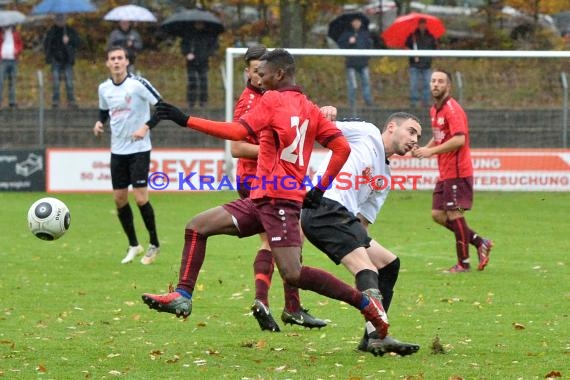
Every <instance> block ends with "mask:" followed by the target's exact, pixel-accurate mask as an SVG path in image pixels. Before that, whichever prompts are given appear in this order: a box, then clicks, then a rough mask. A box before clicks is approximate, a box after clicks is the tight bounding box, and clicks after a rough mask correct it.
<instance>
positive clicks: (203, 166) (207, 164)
mask: <svg viewBox="0 0 570 380" xmlns="http://www.w3.org/2000/svg"><path fill="white" fill-rule="evenodd" d="M213 164H214V161H213V160H200V166H199V167H200V173H199V174H200V175H212V174H214V170H213V168H212V165H213Z"/></svg>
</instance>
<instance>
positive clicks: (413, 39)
mask: <svg viewBox="0 0 570 380" xmlns="http://www.w3.org/2000/svg"><path fill="white" fill-rule="evenodd" d="M414 44H415V46H414ZM406 47H407V48H408V49H412V50H435V49H437V40H436V39H435V37H434V36H433V34H431V33H430V32H429V31H428V30H427V29H426V31H425V33H421V32H420V30H419V28H417V29H416V30H415V31H414V32H413V33H412V34H410V35H409V36H408V38H407V39H406ZM431 60H432V58H431V57H410V66H411V67H417V68H418V69H429V68H430V67H431Z"/></svg>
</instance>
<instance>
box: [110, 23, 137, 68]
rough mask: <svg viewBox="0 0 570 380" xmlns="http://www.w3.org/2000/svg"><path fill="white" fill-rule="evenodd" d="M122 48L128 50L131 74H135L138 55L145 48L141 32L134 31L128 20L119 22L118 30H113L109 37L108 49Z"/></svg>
mask: <svg viewBox="0 0 570 380" xmlns="http://www.w3.org/2000/svg"><path fill="white" fill-rule="evenodd" d="M112 46H122V47H124V48H125V49H126V50H127V54H128V58H129V67H128V70H129V73H130V74H134V72H135V59H136V56H137V53H138V52H139V51H141V49H142V48H143V41H142V38H141V35H140V34H139V32H137V31H136V30H134V29H133V27H132V23H131V22H130V21H128V20H122V21H119V25H118V27H117V28H115V29H113V31H112V32H111V34H110V35H109V43H108V44H107V47H108V48H109V47H112Z"/></svg>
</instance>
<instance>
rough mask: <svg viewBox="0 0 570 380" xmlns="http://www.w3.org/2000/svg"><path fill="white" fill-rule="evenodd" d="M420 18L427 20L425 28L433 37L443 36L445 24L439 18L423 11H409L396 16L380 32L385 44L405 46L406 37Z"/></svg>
mask: <svg viewBox="0 0 570 380" xmlns="http://www.w3.org/2000/svg"><path fill="white" fill-rule="evenodd" d="M422 18H423V19H425V20H426V21H427V24H426V25H427V29H428V30H429V32H430V33H431V34H433V36H434V37H435V38H439V37H441V36H443V34H444V33H445V25H443V22H442V21H441V20H440V19H439V18H437V17H435V16H432V15H428V14H423V13H410V14H407V15H404V16H400V17H398V18H396V19H395V20H394V22H393V23H392V25H390V26H389V27H388V28H387V29H386V30H385V31H384V32H383V33H382V38H383V39H384V43H385V44H386V46H388V47H392V48H403V47H405V46H406V38H408V36H409V35H410V34H411V33H413V32H414V31H415V30H416V28H417V27H418V21H419V20H420V19H422Z"/></svg>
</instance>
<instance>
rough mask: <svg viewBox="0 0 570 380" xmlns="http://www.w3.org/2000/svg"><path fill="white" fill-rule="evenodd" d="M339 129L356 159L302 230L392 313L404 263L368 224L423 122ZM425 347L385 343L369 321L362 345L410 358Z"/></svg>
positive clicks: (304, 219)
mask: <svg viewBox="0 0 570 380" xmlns="http://www.w3.org/2000/svg"><path fill="white" fill-rule="evenodd" d="M336 126H337V127H338V128H339V129H340V130H341V131H342V133H343V135H344V136H345V137H346V139H347V140H348V142H349V144H350V148H351V153H350V156H349V157H348V160H347V161H346V162H345V164H344V166H343V167H342V169H341V170H340V172H339V174H338V175H337V177H336V178H335V180H334V181H333V182H332V185H330V187H329V188H328V189H327V190H326V191H325V193H324V198H323V200H322V202H321V204H320V206H319V207H318V208H316V209H308V208H307V209H303V212H302V214H301V227H302V228H303V233H304V234H305V237H306V238H307V239H308V240H309V241H310V242H311V243H312V244H313V245H314V246H315V247H317V248H319V249H320V250H321V251H323V252H324V253H326V255H327V256H328V257H329V258H330V259H331V260H332V261H334V262H335V263H336V264H337V265H338V264H341V263H342V264H343V265H344V266H345V267H346V268H347V269H348V270H349V271H350V272H351V273H352V274H353V275H354V277H355V280H356V287H357V288H358V289H359V290H361V289H370V288H373V289H379V290H380V293H381V294H382V305H383V306H384V310H385V311H386V312H388V309H389V307H390V302H391V300H392V295H393V289H394V285H395V283H396V280H397V279H398V273H399V270H400V259H399V258H398V257H397V256H396V255H395V254H393V253H392V252H390V251H389V250H388V249H386V248H384V247H382V246H381V245H380V244H379V243H378V242H377V241H375V240H373V239H372V238H370V237H369V236H368V225H369V224H371V223H374V222H375V220H376V216H377V214H378V212H379V211H380V209H381V207H382V205H383V204H384V201H385V200H386V196H387V195H388V191H389V190H390V187H391V183H390V182H391V174H390V166H389V165H390V162H389V161H388V158H389V157H390V156H392V155H394V154H397V155H404V154H406V153H407V152H409V151H411V150H412V149H414V148H415V147H416V146H417V143H418V139H419V138H420V136H421V132H422V129H421V126H420V122H419V120H418V118H417V117H416V116H414V115H412V114H409V113H405V112H397V113H394V114H392V115H390V116H389V117H388V119H387V121H386V123H385V125H384V128H383V130H382V133H381V132H380V130H379V129H378V128H377V127H376V126H375V125H373V124H371V123H367V122H364V121H338V122H336ZM328 159H329V157H327V158H326V159H324V160H323V162H322V163H321V166H320V167H319V169H318V170H317V173H316V174H315V177H314V180H317V179H318V178H319V176H322V175H323V173H324V171H323V168H326V166H327V164H328ZM419 348H420V347H419V346H418V345H416V344H409V343H403V342H399V341H397V340H395V339H394V338H392V337H391V336H389V335H388V336H386V338H384V339H379V337H378V336H377V334H376V332H375V331H374V327H372V326H371V325H370V324H368V323H367V326H366V330H365V332H364V337H363V338H362V341H361V342H360V344H359V346H358V349H359V350H361V351H368V352H371V353H373V354H375V355H383V354H384V353H386V352H395V353H397V354H400V355H410V354H413V353H415V352H417V351H418V350H419Z"/></svg>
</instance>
